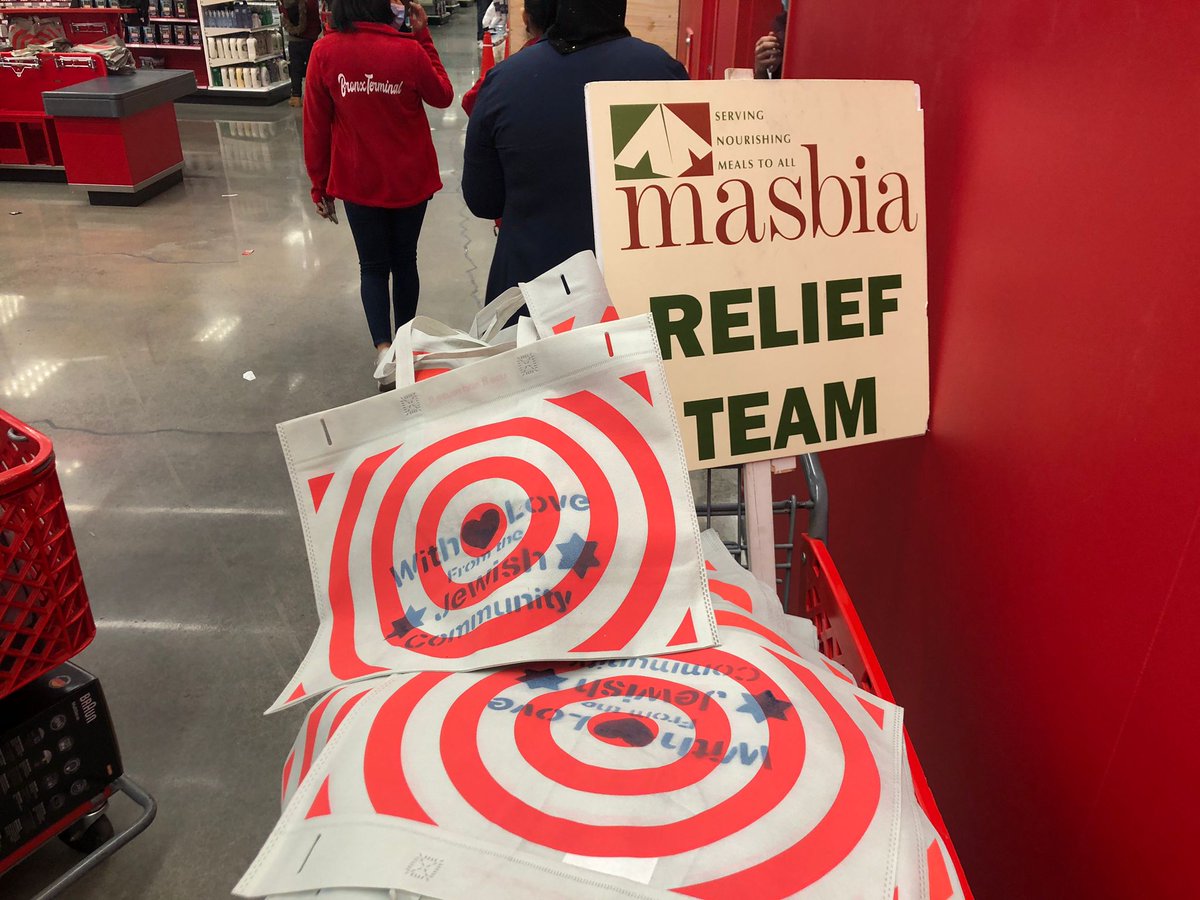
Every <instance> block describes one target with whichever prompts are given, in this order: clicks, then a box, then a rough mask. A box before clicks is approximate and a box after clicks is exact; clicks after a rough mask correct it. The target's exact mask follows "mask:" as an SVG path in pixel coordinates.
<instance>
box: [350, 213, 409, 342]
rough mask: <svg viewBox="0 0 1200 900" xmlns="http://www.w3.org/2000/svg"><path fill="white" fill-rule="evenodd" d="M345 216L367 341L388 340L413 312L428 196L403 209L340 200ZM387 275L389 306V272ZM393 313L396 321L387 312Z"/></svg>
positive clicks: (391, 314)
mask: <svg viewBox="0 0 1200 900" xmlns="http://www.w3.org/2000/svg"><path fill="white" fill-rule="evenodd" d="M342 205H343V206H344V207H345V209H346V222H347V223H348V224H349V225H350V233H351V234H353V235H354V246H355V247H356V248H357V250H358V271H359V277H360V292H361V294H362V305H363V311H364V312H365V313H366V314H367V327H368V328H370V329H371V341H372V342H373V343H375V344H376V345H378V344H390V343H391V342H392V337H393V336H394V335H395V333H396V332H395V329H396V328H399V327H400V326H401V325H403V324H404V323H405V322H407V321H409V320H410V319H411V318H412V317H413V316H415V315H416V314H417V298H418V297H419V296H420V294H421V279H420V276H419V275H418V274H417V239H418V238H419V237H420V236H421V224H422V222H424V221H425V208H426V207H427V206H428V205H429V201H428V200H424V201H422V202H421V203H418V204H417V205H416V206H408V207H405V208H404V209H385V208H383V207H381V206H360V205H359V204H357V203H351V202H350V201H348V200H343V201H342ZM389 276H390V277H391V282H392V291H391V308H390V309H389V308H388V306H389V304H388V277H389ZM393 315H394V316H395V326H393V325H392V316H393Z"/></svg>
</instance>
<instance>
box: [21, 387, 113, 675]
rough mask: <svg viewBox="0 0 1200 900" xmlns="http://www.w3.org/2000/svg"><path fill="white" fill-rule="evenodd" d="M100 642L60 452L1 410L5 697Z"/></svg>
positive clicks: (46, 440)
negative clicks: (62, 482) (59, 467)
mask: <svg viewBox="0 0 1200 900" xmlns="http://www.w3.org/2000/svg"><path fill="white" fill-rule="evenodd" d="M95 635H96V624H95V622H93V621H92V613H91V609H90V608H89V607H88V598H87V591H86V590H85V589H84V587H83V574H82V573H81V572H80V570H79V557H78V554H77V553H76V551H75V539H74V538H73V537H72V536H71V525H70V523H69V522H68V521H67V511H66V509H65V508H64V506H63V496H62V488H61V487H60V486H59V483H58V474H57V473H56V472H55V469H54V448H53V446H52V445H51V443H50V439H49V438H48V437H46V436H45V435H44V434H41V433H39V432H37V431H35V430H34V429H32V428H30V427H29V426H28V425H25V424H24V423H22V422H20V421H19V420H17V419H15V418H13V417H12V416H10V415H9V414H8V413H6V412H5V411H4V410H2V409H0V697H3V696H5V695H6V694H10V693H12V692H13V691H15V690H16V689H17V688H19V687H21V686H22V685H23V684H26V683H27V682H30V681H32V680H33V679H35V678H37V677H38V676H39V675H41V674H42V673H44V672H47V671H49V670H50V669H53V668H54V667H55V666H57V665H60V664H62V663H64V662H66V661H67V660H68V659H70V658H71V657H72V656H74V655H75V654H76V653H78V652H79V651H80V650H82V649H83V648H84V647H86V646H87V645H88V644H89V643H91V641H92V638H93V637H95Z"/></svg>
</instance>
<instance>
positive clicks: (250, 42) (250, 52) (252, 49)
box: [246, 37, 258, 59]
mask: <svg viewBox="0 0 1200 900" xmlns="http://www.w3.org/2000/svg"><path fill="white" fill-rule="evenodd" d="M257 56H258V43H257V42H256V41H255V40H254V38H253V37H249V38H247V39H246V59H254V58H256V57H257Z"/></svg>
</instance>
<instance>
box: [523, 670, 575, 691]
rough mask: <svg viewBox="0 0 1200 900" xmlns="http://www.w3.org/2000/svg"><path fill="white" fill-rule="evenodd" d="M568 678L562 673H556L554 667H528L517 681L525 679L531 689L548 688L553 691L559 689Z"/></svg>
mask: <svg viewBox="0 0 1200 900" xmlns="http://www.w3.org/2000/svg"><path fill="white" fill-rule="evenodd" d="M566 680H567V679H565V678H563V677H562V676H561V675H555V674H554V670H553V669H526V670H525V674H524V675H522V676H521V677H520V678H518V679H517V681H523V682H524V683H525V684H527V685H528V686H529V687H530V688H531V689H533V688H546V689H547V690H551V691H556V690H558V689H559V688H560V687H562V683H563V682H564V681H566Z"/></svg>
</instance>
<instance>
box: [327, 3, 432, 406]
mask: <svg viewBox="0 0 1200 900" xmlns="http://www.w3.org/2000/svg"><path fill="white" fill-rule="evenodd" d="M408 11H409V21H410V24H411V27H412V32H411V33H402V32H400V31H398V30H397V29H396V28H395V27H393V25H392V24H391V23H392V22H393V20H394V18H395V13H394V12H393V10H392V7H391V5H390V3H389V0H333V21H332V25H333V31H332V32H331V33H330V34H327V35H326V36H325V37H323V38H322V39H321V40H320V41H318V42H317V45H316V46H315V47H314V48H313V52H312V58H311V59H310V60H309V63H308V89H307V99H306V101H305V115H304V163H305V165H306V167H307V168H308V176H309V179H310V180H311V181H312V199H313V202H314V203H315V204H316V206H317V212H318V213H319V214H320V215H321V216H323V217H325V218H327V219H328V218H333V219H334V221H336V218H334V217H335V215H336V213H335V204H334V198H337V199H338V200H341V201H342V204H343V206H344V207H345V210H346V221H347V222H348V223H349V225H350V231H351V233H352V234H353V236H354V246H355V247H356V249H357V250H358V264H359V273H360V290H361V294H362V304H363V310H364V312H365V313H366V317H367V326H368V328H369V329H370V332H371V341H372V343H373V344H374V346H375V349H376V351H378V354H379V356H382V355H383V351H385V350H387V349H388V347H390V346H391V343H392V338H393V336H394V335H395V329H396V328H398V327H400V326H401V325H403V324H404V323H405V322H407V321H409V320H410V319H412V317H413V316H414V315H416V311H417V300H418V297H419V295H420V290H421V282H420V278H419V275H418V271H417V239H418V238H419V237H420V234H421V224H422V223H423V221H424V219H425V209H426V206H427V205H428V203H429V199H430V198H431V197H432V196H433V195H434V194H435V193H437V192H438V191H439V190H441V187H442V182H441V178H440V177H439V175H438V161H437V153H436V151H435V150H434V147H433V139H432V138H431V137H430V133H429V120H428V118H427V117H426V115H425V106H424V104H426V103H428V104H429V105H430V106H434V107H437V108H438V109H445V108H446V107H447V106H449V105H450V102H451V101H452V100H453V99H454V90H453V88H452V87H451V86H450V79H449V78H448V77H447V76H446V70H445V68H443V66H442V61H441V59H440V58H439V57H438V52H437V49H436V48H435V47H434V45H433V38H432V37H431V36H430V34H429V27H428V24H429V20H428V17H427V16H426V14H425V10H424V9H423V8H422V7H421V5H420V4H419V3H415V2H413V3H409V4H408ZM389 277H390V280H391V298H390V299H391V303H390V307H389V296H388V282H389ZM377 361H378V360H377ZM389 387H395V383H394V381H392V380H391V379H389V382H388V383H386V384H385V383H381V384H380V386H379V389H380V390H388V389H389Z"/></svg>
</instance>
